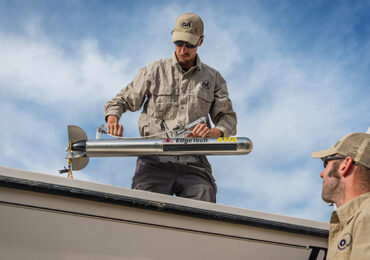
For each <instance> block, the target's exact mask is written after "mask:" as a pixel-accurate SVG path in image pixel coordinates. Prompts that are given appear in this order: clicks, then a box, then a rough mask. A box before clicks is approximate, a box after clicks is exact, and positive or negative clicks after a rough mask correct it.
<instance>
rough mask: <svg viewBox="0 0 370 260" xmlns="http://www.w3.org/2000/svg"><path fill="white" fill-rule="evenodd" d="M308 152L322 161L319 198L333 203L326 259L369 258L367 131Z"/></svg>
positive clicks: (369, 148)
mask: <svg viewBox="0 0 370 260" xmlns="http://www.w3.org/2000/svg"><path fill="white" fill-rule="evenodd" d="M311 155H312V157H314V158H321V159H322V160H323V162H324V170H323V171H322V172H321V173H320V177H321V178H322V179H323V185H322V199H323V200H324V201H326V202H328V203H335V205H336V206H337V209H336V210H334V211H333V213H332V215H331V218H330V230H329V248H328V254H327V259H328V260H342V259H351V260H365V259H370V134H365V133H352V134H349V135H346V136H344V137H343V138H342V139H340V140H339V141H338V142H337V143H336V144H335V145H334V146H333V147H331V148H329V149H326V150H323V151H318V152H314V153H312V154H311Z"/></svg>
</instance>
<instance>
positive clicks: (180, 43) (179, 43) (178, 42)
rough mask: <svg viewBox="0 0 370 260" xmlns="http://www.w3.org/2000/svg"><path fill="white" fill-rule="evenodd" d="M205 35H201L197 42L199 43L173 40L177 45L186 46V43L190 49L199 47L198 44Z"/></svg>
mask: <svg viewBox="0 0 370 260" xmlns="http://www.w3.org/2000/svg"><path fill="white" fill-rule="evenodd" d="M202 38H203V37H200V38H199V40H198V42H197V44H196V45H193V44H191V43H188V42H185V41H175V42H173V43H174V44H175V45H176V46H177V47H180V48H181V47H182V46H184V44H185V46H186V48H188V49H194V48H195V47H197V46H198V44H199V43H200V40H201V39H202Z"/></svg>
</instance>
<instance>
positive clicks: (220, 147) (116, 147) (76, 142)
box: [65, 125, 253, 171]
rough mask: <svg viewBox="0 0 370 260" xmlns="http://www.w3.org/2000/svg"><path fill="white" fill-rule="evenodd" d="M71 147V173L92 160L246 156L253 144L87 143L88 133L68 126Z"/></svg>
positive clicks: (231, 140) (235, 140)
mask: <svg viewBox="0 0 370 260" xmlns="http://www.w3.org/2000/svg"><path fill="white" fill-rule="evenodd" d="M68 138H69V146H68V147H67V149H66V151H67V154H66V157H65V158H66V159H68V160H70V163H69V164H71V166H72V167H71V169H72V170H77V171H78V170H82V169H83V168H85V167H86V165H87V164H88V162H89V157H124V156H146V155H243V154H248V153H250V151H251V150H252V147H253V144H252V142H251V140H250V139H248V138H246V137H219V138H165V139H147V138H118V139H96V140H88V138H87V135H86V133H85V131H84V130H83V129H82V128H80V127H78V126H73V125H69V126H68Z"/></svg>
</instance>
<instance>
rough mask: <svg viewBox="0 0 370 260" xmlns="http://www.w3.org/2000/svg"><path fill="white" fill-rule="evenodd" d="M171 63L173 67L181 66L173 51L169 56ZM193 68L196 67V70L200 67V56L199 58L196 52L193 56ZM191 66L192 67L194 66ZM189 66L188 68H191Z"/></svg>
mask: <svg viewBox="0 0 370 260" xmlns="http://www.w3.org/2000/svg"><path fill="white" fill-rule="evenodd" d="M171 63H172V66H173V67H178V68H179V69H181V66H180V64H179V61H178V60H177V58H176V54H175V53H173V55H172V57H171ZM194 67H195V69H198V70H201V69H202V62H201V61H200V58H199V55H198V54H197V56H196V57H195V66H194ZM194 67H192V68H194ZM192 68H190V69H192Z"/></svg>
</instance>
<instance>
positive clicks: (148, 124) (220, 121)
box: [104, 55, 236, 138]
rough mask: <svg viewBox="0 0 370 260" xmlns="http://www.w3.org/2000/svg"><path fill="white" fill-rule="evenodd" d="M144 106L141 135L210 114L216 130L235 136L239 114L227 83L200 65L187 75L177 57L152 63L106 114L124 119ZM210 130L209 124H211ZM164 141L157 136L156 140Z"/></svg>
mask: <svg viewBox="0 0 370 260" xmlns="http://www.w3.org/2000/svg"><path fill="white" fill-rule="evenodd" d="M143 104H144V107H143V111H142V113H141V115H140V118H139V131H140V135H141V136H148V135H153V134H157V133H160V132H163V131H162V130H161V127H160V124H161V122H162V120H164V122H165V126H166V128H167V129H166V130H172V129H173V128H175V127H176V126H180V127H181V126H185V125H187V124H189V123H191V122H193V121H195V120H197V119H199V118H201V117H204V116H205V117H206V118H207V119H208V114H209V115H210V117H211V119H212V122H213V123H214V125H215V127H217V128H218V129H219V130H221V131H222V132H223V133H224V136H231V135H235V134H236V114H235V112H234V110H233V108H232V104H231V101H230V99H229V94H228V91H227V86H226V82H225V80H224V79H223V78H222V76H221V75H220V73H219V72H218V71H216V70H214V69H213V68H211V67H209V66H208V65H206V64H204V63H201V61H200V59H199V57H198V56H197V60H196V66H194V67H192V68H190V69H189V70H188V71H186V72H184V71H183V70H182V69H181V67H180V65H179V63H178V61H177V58H176V56H175V55H173V56H172V58H167V59H162V60H159V61H155V62H152V63H150V64H149V65H148V66H146V67H144V68H142V69H141V70H140V71H139V72H138V74H137V75H136V76H135V78H134V80H133V81H132V82H131V83H129V84H128V85H127V86H126V87H125V88H124V89H122V90H121V91H120V92H119V93H118V94H117V96H116V97H114V98H113V99H112V100H111V101H109V102H108V103H107V104H106V105H105V108H104V115H105V117H107V116H108V115H116V116H117V117H118V118H120V117H121V115H122V113H124V112H126V111H127V110H130V111H137V110H139V109H140V108H141V107H142V105H143ZM208 126H209V127H210V123H209V122H208ZM161 137H162V138H165V137H166V136H165V135H164V134H163V135H162V136H157V138H161Z"/></svg>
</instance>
